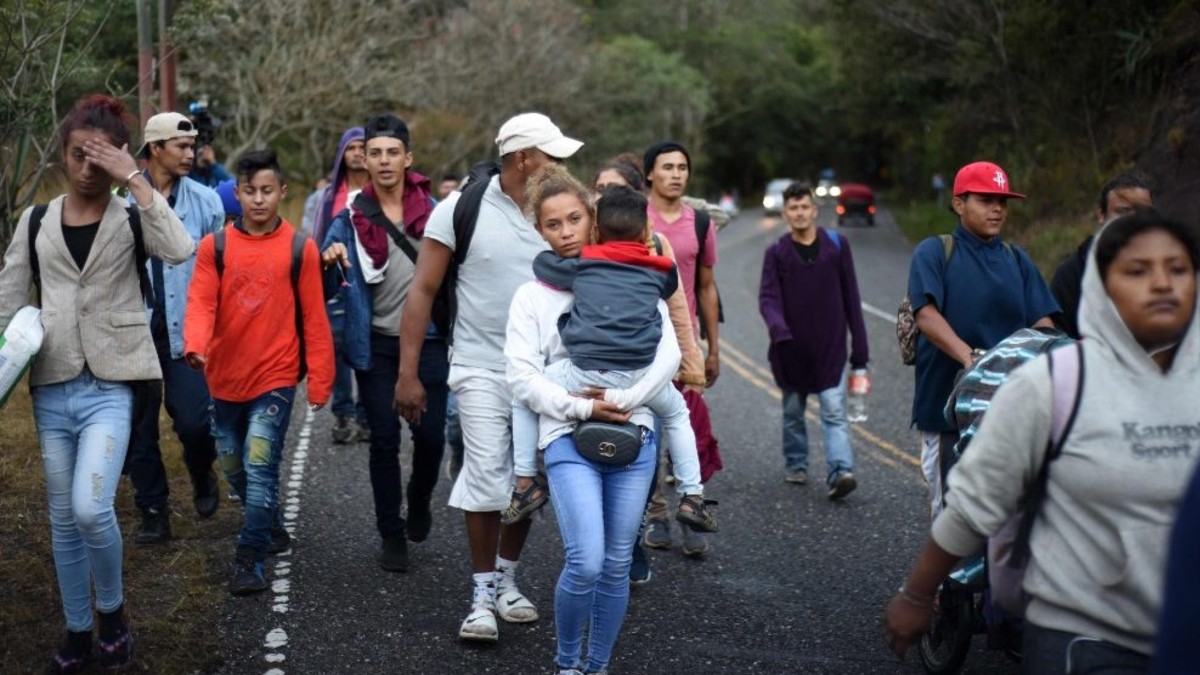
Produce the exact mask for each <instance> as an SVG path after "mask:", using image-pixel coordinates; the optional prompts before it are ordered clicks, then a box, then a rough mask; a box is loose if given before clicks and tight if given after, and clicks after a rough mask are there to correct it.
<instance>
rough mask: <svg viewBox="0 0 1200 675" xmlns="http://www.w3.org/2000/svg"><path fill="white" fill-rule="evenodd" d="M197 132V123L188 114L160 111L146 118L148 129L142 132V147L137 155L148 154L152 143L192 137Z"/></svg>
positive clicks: (143, 155)
mask: <svg viewBox="0 0 1200 675" xmlns="http://www.w3.org/2000/svg"><path fill="white" fill-rule="evenodd" d="M196 133H197V132H196V125H195V124H193V123H192V121H191V120H189V119H188V118H187V116H186V115H180V114H179V113H177V112H165V113H159V114H157V115H155V116H154V117H151V118H150V119H148V120H146V131H145V133H143V134H142V147H141V148H139V149H138V151H137V156H138V157H145V156H147V154H148V153H149V151H150V144H151V143H157V142H159V141H169V140H171V139H172V138H182V137H185V136H186V137H192V136H195V135H196Z"/></svg>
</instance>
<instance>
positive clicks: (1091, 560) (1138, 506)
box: [932, 233, 1200, 654]
mask: <svg viewBox="0 0 1200 675" xmlns="http://www.w3.org/2000/svg"><path fill="white" fill-rule="evenodd" d="M1103 236H1104V235H1103V233H1101V235H1100V237H1103ZM1095 250H1096V247H1092V253H1091V256H1090V257H1089V262H1088V266H1087V270H1086V272H1085V273H1084V278H1083V299H1082V302H1081V304H1080V311H1079V319H1080V332H1081V334H1082V335H1083V370H1084V384H1083V389H1082V392H1081V393H1080V396H1081V398H1080V408H1079V414H1078V417H1077V418H1076V419H1075V424H1074V427H1073V428H1072V429H1071V431H1070V435H1069V436H1068V438H1067V441H1066V443H1065V444H1064V446H1063V450H1062V455H1061V456H1059V457H1058V459H1056V460H1055V461H1054V462H1053V463H1052V464H1051V465H1050V479H1049V485H1048V488H1047V496H1046V500H1045V502H1044V503H1043V505H1042V508H1041V511H1040V513H1039V514H1038V519H1037V521H1036V523H1035V524H1034V528H1033V533H1032V535H1031V538H1030V548H1031V551H1032V559H1031V560H1030V562H1029V566H1028V569H1027V571H1026V573H1025V582H1024V587H1025V591H1026V592H1027V593H1028V594H1029V595H1030V597H1031V601H1030V604H1029V608H1028V609H1027V610H1026V614H1025V617H1026V618H1027V619H1028V620H1029V621H1031V622H1032V623H1034V624H1036V625H1038V626H1041V627H1044V628H1050V629H1054V630H1061V631H1067V632H1070V633H1076V634H1080V635H1084V636H1088V637H1095V638H1101V639H1104V640H1107V641H1109V642H1112V643H1114V644H1118V645H1121V646H1124V647H1127V648H1129V649H1132V650H1135V651H1138V652H1141V653H1143V654H1150V653H1151V652H1152V649H1153V641H1154V634H1155V626H1156V622H1157V617H1158V614H1159V609H1160V608H1161V606H1162V592H1163V590H1162V584H1163V575H1164V571H1165V565H1166V554H1167V547H1168V540H1169V536H1170V528H1171V524H1172V522H1173V521H1174V519H1175V509H1176V506H1177V505H1178V503H1179V500H1180V499H1181V498H1182V495H1183V491H1184V490H1185V489H1186V487H1187V484H1188V479H1189V477H1190V476H1191V474H1192V470H1193V467H1194V465H1195V464H1196V459H1197V457H1200V407H1198V406H1197V402H1198V401H1200V334H1198V331H1197V317H1196V316H1195V315H1193V316H1192V320H1191V323H1190V324H1189V326H1188V328H1187V332H1186V333H1185V335H1184V338H1183V341H1182V342H1181V343H1180V345H1179V349H1178V352H1177V353H1176V356H1175V360H1174V363H1173V365H1172V367H1171V369H1170V371H1169V372H1167V373H1163V372H1162V370H1161V369H1160V368H1159V367H1158V366H1157V365H1156V364H1155V363H1154V362H1153V361H1152V360H1151V358H1150V355H1149V354H1148V353H1147V352H1146V350H1145V349H1143V348H1142V347H1141V345H1139V344H1138V342H1137V340H1135V339H1134V337H1133V334H1132V333H1130V332H1129V329H1128V328H1126V326H1125V324H1124V322H1122V321H1121V318H1120V316H1119V315H1118V314H1117V309H1116V306H1115V305H1114V304H1113V302H1112V300H1111V299H1110V298H1109V297H1108V294H1107V293H1106V292H1105V290H1104V285H1103V283H1102V282H1101V281H1100V275H1099V272H1098V271H1097V269H1096V262H1095ZM1051 386H1052V385H1051V380H1050V371H1049V368H1048V362H1047V357H1046V356H1042V357H1039V358H1037V359H1034V360H1033V361H1030V362H1029V363H1027V364H1025V365H1024V366H1022V367H1020V368H1018V369H1017V370H1016V371H1015V372H1014V373H1013V374H1012V376H1011V378H1010V379H1009V381H1008V382H1005V383H1004V386H1002V387H1001V388H1000V390H999V391H998V392H997V393H996V397H995V399H994V400H993V402H992V406H991V408H990V409H989V410H988V413H987V415H986V416H985V417H984V420H983V424H982V426H981V427H980V430H979V433H978V434H977V435H976V436H975V439H974V441H973V442H972V443H971V447H970V449H969V450H968V451H967V453H966V454H965V455H964V456H963V458H962V460H960V461H959V463H958V464H957V465H956V466H955V467H954V469H953V470H952V471H951V472H950V476H949V479H948V484H949V487H950V491H949V494H948V496H947V503H948V506H947V508H946V510H945V511H943V512H942V514H941V515H940V516H939V517H938V519H937V520H936V521H935V522H934V524H933V531H932V536H933V539H934V541H936V542H937V544H938V545H939V546H941V547H942V548H944V549H945V550H947V551H949V552H950V553H953V554H955V555H960V556H966V555H971V554H974V553H975V552H977V551H979V549H980V547H981V546H982V544H983V541H984V538H985V537H986V536H989V535H992V534H995V533H996V532H997V531H998V530H999V529H1000V528H1001V527H1002V526H1003V525H1004V523H1005V521H1007V520H1008V518H1009V517H1010V516H1011V515H1013V514H1015V513H1016V512H1017V505H1018V502H1019V501H1020V499H1021V497H1022V495H1024V494H1025V493H1026V491H1027V490H1028V489H1029V488H1030V487H1031V486H1032V485H1033V484H1034V482H1035V480H1036V477H1037V474H1038V471H1039V469H1040V467H1041V466H1042V462H1043V458H1044V457H1045V453H1046V446H1047V442H1048V440H1049V437H1050V426H1051V419H1050V417H1051V412H1050V409H1051V401H1052V397H1053V392H1052V391H1051Z"/></svg>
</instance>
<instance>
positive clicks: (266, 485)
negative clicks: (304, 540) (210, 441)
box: [212, 387, 296, 562]
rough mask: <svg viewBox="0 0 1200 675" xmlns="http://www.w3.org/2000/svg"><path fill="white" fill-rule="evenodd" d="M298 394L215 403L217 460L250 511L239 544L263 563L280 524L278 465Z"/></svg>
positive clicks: (282, 391)
mask: <svg viewBox="0 0 1200 675" xmlns="http://www.w3.org/2000/svg"><path fill="white" fill-rule="evenodd" d="M295 396H296V388H295V387H283V388H281V389H275V390H272V391H269V392H267V393H265V394H263V395H262V396H259V397H258V398H255V399H253V400H250V401H245V402H243V403H233V402H231V401H222V400H219V399H214V400H213V414H212V416H213V419H212V429H213V438H215V439H216V441H217V458H218V459H219V460H220V463H221V470H222V471H224V472H225V479H226V480H228V481H229V484H230V485H232V486H233V490H234V492H236V493H237V495H238V497H241V499H242V506H243V507H245V511H246V521H245V523H243V524H242V531H241V533H240V534H239V535H238V541H237V545H238V548H239V549H246V550H247V551H248V552H250V553H252V554H253V555H254V559H255V560H256V561H259V562H261V561H263V560H266V558H267V550H268V549H269V548H270V546H271V525H272V524H274V523H275V522H276V520H277V511H278V508H279V463H280V462H281V461H282V459H283V446H284V443H285V442H287V431H288V424H289V423H290V422H291V417H292V401H293V399H294V398H295Z"/></svg>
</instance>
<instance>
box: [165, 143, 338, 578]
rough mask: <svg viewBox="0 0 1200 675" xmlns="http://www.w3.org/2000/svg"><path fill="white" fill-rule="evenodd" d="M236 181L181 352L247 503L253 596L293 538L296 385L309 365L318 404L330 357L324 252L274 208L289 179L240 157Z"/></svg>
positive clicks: (327, 387)
mask: <svg viewBox="0 0 1200 675" xmlns="http://www.w3.org/2000/svg"><path fill="white" fill-rule="evenodd" d="M237 181H238V182H237V197H238V201H239V202H240V203H241V206H242V212H243V217H242V218H240V219H238V220H236V221H234V223H233V224H232V225H231V226H229V227H227V228H225V229H223V230H220V231H218V232H216V233H214V234H211V235H209V236H207V237H205V238H204V239H203V240H202V241H201V242H200V247H199V249H198V251H197V254H196V271H195V274H194V276H193V277H192V283H191V285H190V286H189V288H188V304H187V314H186V316H185V319H184V353H185V354H186V358H187V360H188V363H189V364H190V365H191V366H192V367H193V368H199V369H203V370H204V375H205V378H206V379H207V380H208V387H209V389H210V390H211V391H212V397H213V413H212V415H213V421H212V429H213V437H214V438H215V439H216V442H217V453H218V457H219V459H220V462H221V468H222V470H224V472H225V477H226V478H227V479H228V480H229V483H230V485H232V486H233V488H234V490H235V491H236V492H237V494H238V496H239V497H241V499H242V504H243V505H244V506H245V511H246V520H245V523H244V524H243V525H242V531H241V534H240V535H239V536H238V542H237V555H236V557H235V561H234V571H233V579H232V580H231V581H230V583H229V591H230V592H231V593H233V594H234V595H247V594H251V593H258V592H260V591H263V590H266V588H267V582H266V579H265V577H264V576H263V562H264V561H265V560H266V558H267V555H268V553H270V552H272V551H278V550H279V549H280V548H286V547H287V544H286V543H283V544H282V546H280V545H279V544H274V545H273V538H274V539H276V540H280V539H282V540H286V539H287V537H286V530H283V529H282V528H281V527H280V526H279V525H276V513H277V510H278V507H279V463H280V461H281V459H282V456H283V445H284V443H285V441H286V439H287V429H288V422H289V421H290V419H291V413H292V402H293V399H294V397H295V394H296V385H297V384H298V383H299V382H300V381H301V380H302V379H304V376H305V372H306V371H307V373H308V375H309V388H308V401H309V405H310V406H311V407H312V408H313V409H319V408H320V407H322V406H324V405H325V403H326V402H327V401H328V400H329V396H330V393H331V390H332V388H333V372H334V365H333V337H332V334H331V333H330V330H329V319H328V317H327V316H326V314H325V299H324V295H323V291H322V286H321V261H320V256H319V255H318V253H317V248H316V245H315V244H313V242H312V241H311V240H310V239H308V238H307V237H305V236H304V235H303V234H302V233H300V232H298V231H297V230H296V229H294V228H293V227H292V225H291V223H289V222H287V221H286V220H284V219H282V218H280V217H279V203H280V201H282V199H283V197H284V196H285V195H286V194H287V185H286V184H284V182H283V174H282V171H281V170H280V168H279V162H278V160H277V159H276V157H275V153H274V152H272V151H271V150H257V151H253V152H249V153H246V154H245V155H243V156H242V157H241V158H240V159H239V160H238V163H237ZM297 266H298V269H297ZM273 530H275V531H273Z"/></svg>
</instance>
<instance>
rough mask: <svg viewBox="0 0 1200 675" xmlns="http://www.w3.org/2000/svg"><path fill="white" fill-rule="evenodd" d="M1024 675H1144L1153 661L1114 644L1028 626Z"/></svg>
mask: <svg viewBox="0 0 1200 675" xmlns="http://www.w3.org/2000/svg"><path fill="white" fill-rule="evenodd" d="M1024 640H1025V642H1024V645H1023V646H1022V648H1021V672H1022V673H1024V674H1025V675H1144V674H1145V673H1148V672H1150V657H1149V656H1146V655H1145V654H1140V653H1138V652H1135V651H1133V650H1130V649H1126V648H1124V647H1121V646H1118V645H1114V644H1112V643H1111V642H1104V641H1103V640H1096V639H1093V638H1086V637H1081V636H1079V635H1075V634H1073V633H1064V632H1063V631H1058V630H1050V629H1049V628H1042V627H1040V626H1035V625H1033V624H1031V623H1029V622H1028V621H1026V622H1025V638H1024Z"/></svg>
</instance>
